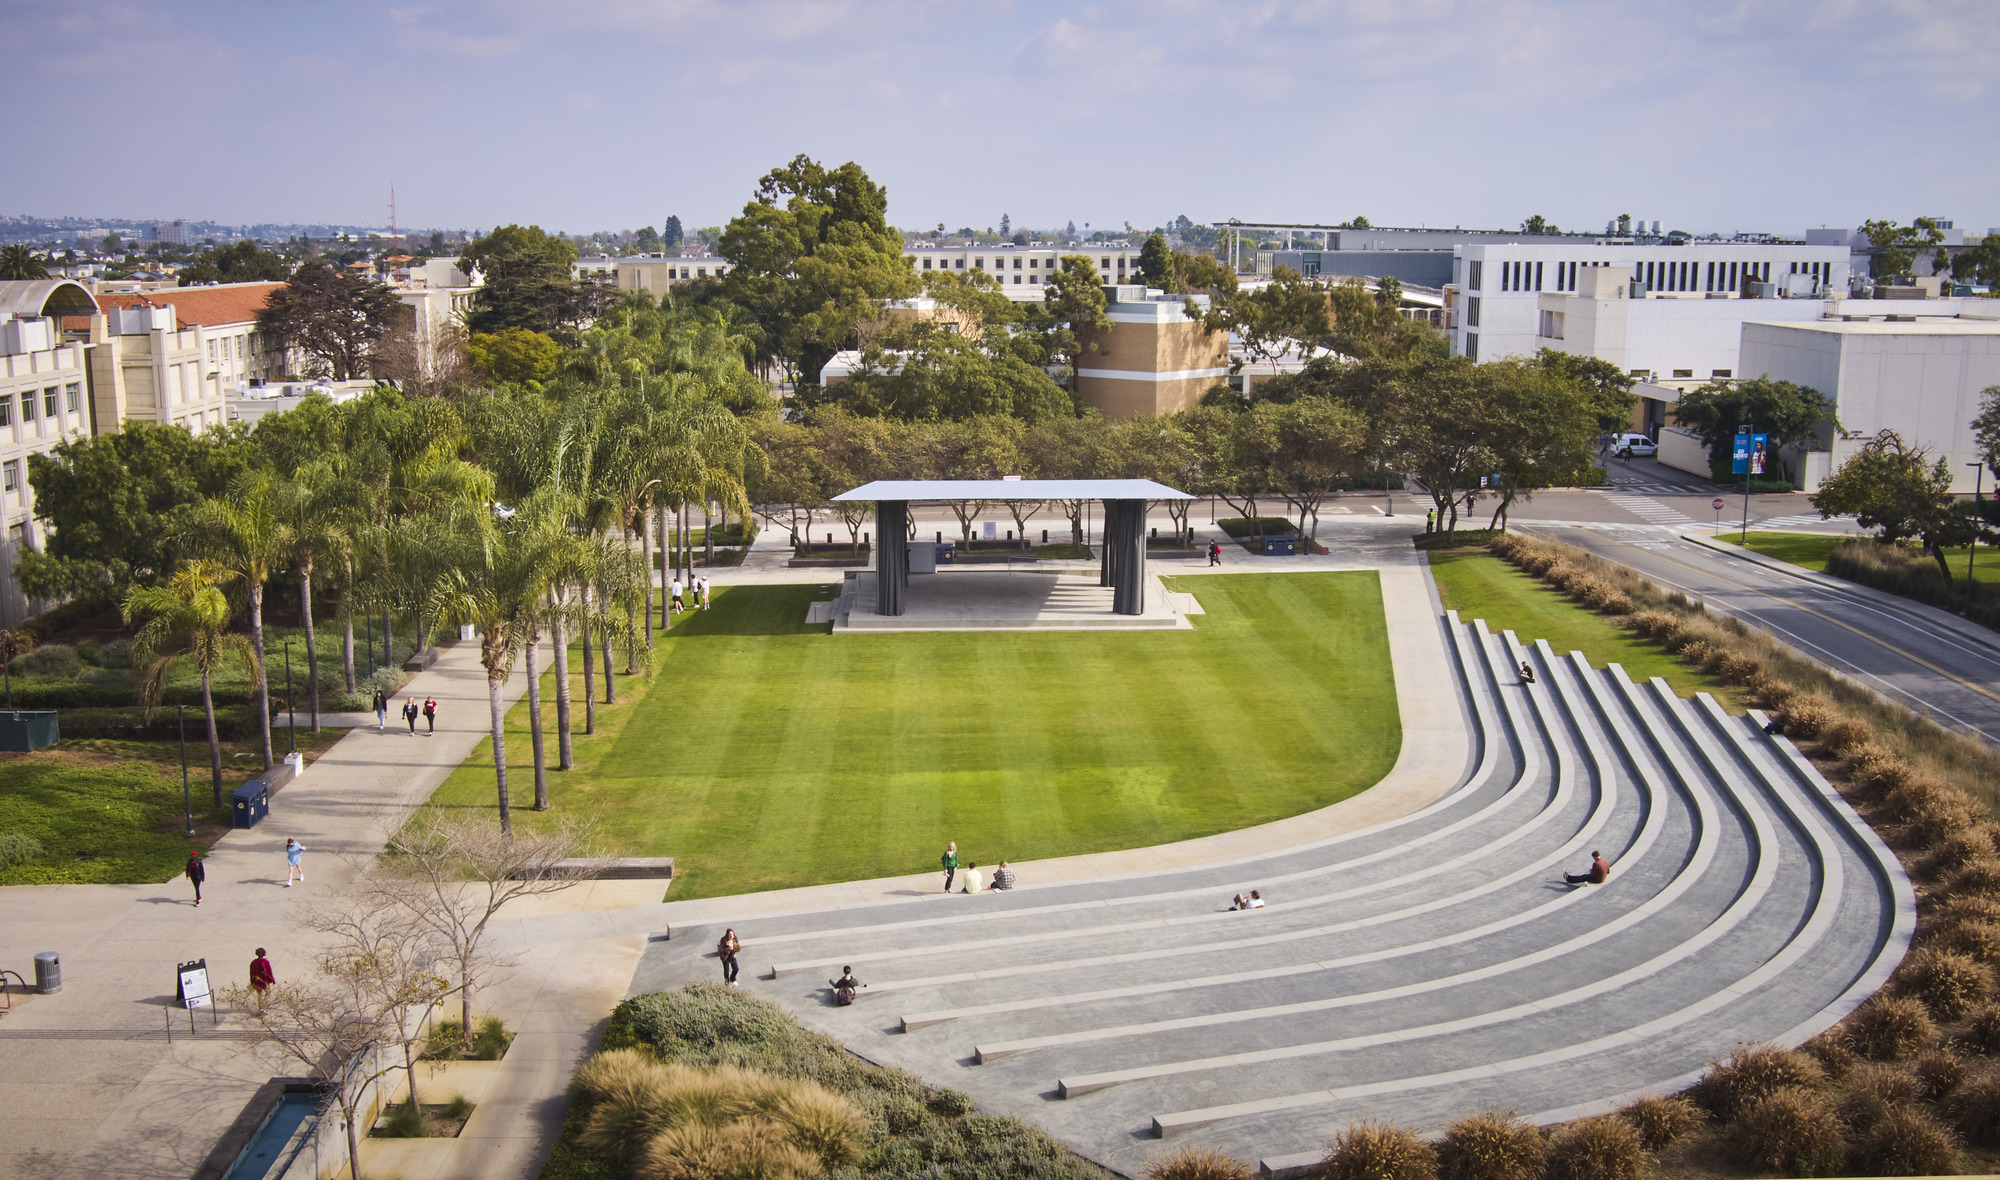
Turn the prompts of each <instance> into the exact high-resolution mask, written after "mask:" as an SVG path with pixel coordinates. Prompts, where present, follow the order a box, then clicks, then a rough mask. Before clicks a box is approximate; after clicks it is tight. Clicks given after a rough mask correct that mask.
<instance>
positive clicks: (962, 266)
mask: <svg viewBox="0 0 2000 1180" xmlns="http://www.w3.org/2000/svg"><path fill="white" fill-rule="evenodd" d="M958 269H959V270H964V269H965V259H963V258H961V259H959V260H958Z"/></svg>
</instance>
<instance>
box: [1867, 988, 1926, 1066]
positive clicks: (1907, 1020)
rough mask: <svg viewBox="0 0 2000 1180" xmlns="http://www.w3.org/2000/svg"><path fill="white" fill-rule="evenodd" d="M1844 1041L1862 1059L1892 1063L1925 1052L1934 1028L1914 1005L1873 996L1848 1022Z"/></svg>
mask: <svg viewBox="0 0 2000 1180" xmlns="http://www.w3.org/2000/svg"><path fill="white" fill-rule="evenodd" d="M1847 1039H1848V1041H1849V1042H1850V1043H1851V1044H1852V1045H1853V1046H1854V1049H1855V1051H1856V1052H1858V1053H1860V1054H1861V1055H1862V1056H1864V1057H1869V1058H1873V1059H1874V1060H1876V1061H1894V1060H1896V1059H1898V1058H1901V1057H1907V1056H1909V1055H1910V1054H1911V1053H1915V1052H1917V1051H1918V1050H1921V1049H1926V1048H1929V1047H1930V1046H1931V1045H1932V1044H1933V1043H1934V1042H1935V1041H1936V1040H1937V1026H1936V1025H1935V1024H1932V1023H1931V1018H1930V1013H1928V1012H1926V1011H1925V1010H1924V1006H1923V1004H1921V1003H1919V1002H1918V1001H1916V1000H1914V999H1911V998H1910V997H1908V996H1891V995H1884V994H1881V993H1877V994H1876V995H1874V996H1871V997H1869V1000H1868V1002H1867V1003H1865V1004H1863V1005H1861V1007H1860V1008H1858V1009H1856V1010H1855V1013H1854V1015H1853V1016H1850V1017H1849V1018H1848V1027H1847Z"/></svg>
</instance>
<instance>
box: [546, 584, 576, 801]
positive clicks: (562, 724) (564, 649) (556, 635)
mask: <svg viewBox="0 0 2000 1180" xmlns="http://www.w3.org/2000/svg"><path fill="white" fill-rule="evenodd" d="M564 605H565V604H564V603H562V602H560V601H558V602H557V603H556V616H555V618H554V619H552V620H551V621H550V623H549V641H550V643H551V644H552V645H553V647H554V650H553V651H551V652H550V653H549V667H550V669H551V670H552V671H554V672H555V674H556V769H557V770H568V769H569V768H570V767H572V766H575V765H576V751H575V750H574V749H573V748H572V744H571V740H570V728H569V627H568V626H567V625H566V620H565V619H564V618H563V614H562V609H563V606H564Z"/></svg>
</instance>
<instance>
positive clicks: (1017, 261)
mask: <svg viewBox="0 0 2000 1180" xmlns="http://www.w3.org/2000/svg"><path fill="white" fill-rule="evenodd" d="M1014 269H1015V270H1020V269H1021V260H1020V259H1018V258H1016V259H1015V260H1014Z"/></svg>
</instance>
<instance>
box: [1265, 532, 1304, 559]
mask: <svg viewBox="0 0 2000 1180" xmlns="http://www.w3.org/2000/svg"><path fill="white" fill-rule="evenodd" d="M1298 551H1299V539H1298V537H1296V536H1294V535H1293V534H1291V533H1283V534H1279V535H1273V536H1267V537H1265V538H1264V556H1266V557H1291V556H1293V555H1295V554H1296V553H1298Z"/></svg>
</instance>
